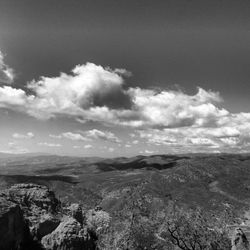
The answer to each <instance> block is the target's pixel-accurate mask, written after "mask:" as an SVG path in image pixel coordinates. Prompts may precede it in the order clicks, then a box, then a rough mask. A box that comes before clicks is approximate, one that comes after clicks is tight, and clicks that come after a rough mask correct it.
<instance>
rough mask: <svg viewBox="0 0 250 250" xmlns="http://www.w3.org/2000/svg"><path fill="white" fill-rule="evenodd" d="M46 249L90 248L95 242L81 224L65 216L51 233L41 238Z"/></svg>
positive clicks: (89, 249) (74, 249) (85, 249)
mask: <svg viewBox="0 0 250 250" xmlns="http://www.w3.org/2000/svg"><path fill="white" fill-rule="evenodd" d="M41 243H42V245H43V247H44V248H45V249H47V250H91V249H95V243H94V242H93V239H92V238H91V237H90V235H89V234H88V232H87V229H86V228H82V226H81V224H80V223H79V222H78V221H77V220H76V219H74V218H70V217H66V218H64V221H63V222H61V223H60V225H59V226H58V227H57V228H56V230H54V231H53V232H52V233H51V234H49V235H46V236H44V237H43V238H42V240H41Z"/></svg>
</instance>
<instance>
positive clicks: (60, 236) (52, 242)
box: [0, 184, 96, 250]
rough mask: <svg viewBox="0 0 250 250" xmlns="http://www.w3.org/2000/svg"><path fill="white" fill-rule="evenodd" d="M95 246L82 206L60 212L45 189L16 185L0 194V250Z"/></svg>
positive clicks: (74, 249) (61, 249)
mask: <svg viewBox="0 0 250 250" xmlns="http://www.w3.org/2000/svg"><path fill="white" fill-rule="evenodd" d="M66 210H67V211H68V212H67V213H65V211H66ZM95 242H96V238H95V234H94V233H93V231H92V230H91V232H89V231H88V228H87V225H84V223H83V213H82V208H81V206H80V205H79V204H72V205H70V206H69V208H66V209H65V208H63V207H62V205H61V203H60V201H59V200H58V199H57V198H56V197H55V194H54V193H53V192H52V191H50V190H49V189H48V188H47V187H45V186H40V185H35V184H17V185H14V186H12V187H10V188H9V189H7V190H3V191H2V192H0V250H31V249H32V250H36V249H44V250H47V249H48V250H49V249H53V250H82V249H84V250H85V249H86V250H92V249H95V248H96V247H95Z"/></svg>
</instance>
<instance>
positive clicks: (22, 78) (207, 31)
mask: <svg viewBox="0 0 250 250" xmlns="http://www.w3.org/2000/svg"><path fill="white" fill-rule="evenodd" d="M249 44H250V1H249V0H237V1H236V0H215V1H213V0H209V1H208V0H207V1H206V0H204V1H203V0H173V1H170V0H163V1H161V0H154V1H152V0H137V1H135V0H126V1H123V0H105V1H103V0H100V1H97V0H81V1H80V0H79V1H78V0H74V1H68V0H44V1H34V0H22V1H14V0H1V1H0V138H1V143H0V152H11V153H26V152H47V153H56V154H64V155H78V156H105V157H114V156H131V155H137V154H163V153H164V154H165V153H166V154H168V153H189V152H194V153H195V152H215V153H217V152H249V151H250V100H249V95H250V68H249V66H250V46H249Z"/></svg>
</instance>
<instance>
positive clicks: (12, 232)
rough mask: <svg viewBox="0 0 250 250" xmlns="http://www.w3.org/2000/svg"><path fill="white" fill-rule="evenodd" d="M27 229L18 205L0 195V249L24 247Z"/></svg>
mask: <svg viewBox="0 0 250 250" xmlns="http://www.w3.org/2000/svg"><path fill="white" fill-rule="evenodd" d="M28 240H29V230H28V226H27V223H26V222H25V220H24V217H23V212H22V210H21V208H20V207H19V205H17V204H15V203H13V202H11V201H8V200H7V199H6V197H0V250H8V249H12V250H17V249H18V250H19V249H25V244H26V243H27V242H28Z"/></svg>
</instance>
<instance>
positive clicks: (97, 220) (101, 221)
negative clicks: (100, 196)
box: [86, 209, 111, 233]
mask: <svg viewBox="0 0 250 250" xmlns="http://www.w3.org/2000/svg"><path fill="white" fill-rule="evenodd" d="M110 221H111V218H110V216H109V213H107V212H105V211H103V210H96V209H91V210H89V211H88V212H87V214H86V222H87V225H88V227H89V228H90V229H91V230H93V231H95V232H97V233H100V232H102V231H103V230H105V229H107V228H108V227H109V224H110Z"/></svg>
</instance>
